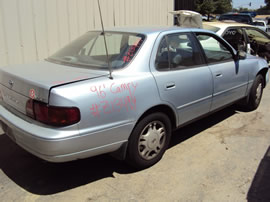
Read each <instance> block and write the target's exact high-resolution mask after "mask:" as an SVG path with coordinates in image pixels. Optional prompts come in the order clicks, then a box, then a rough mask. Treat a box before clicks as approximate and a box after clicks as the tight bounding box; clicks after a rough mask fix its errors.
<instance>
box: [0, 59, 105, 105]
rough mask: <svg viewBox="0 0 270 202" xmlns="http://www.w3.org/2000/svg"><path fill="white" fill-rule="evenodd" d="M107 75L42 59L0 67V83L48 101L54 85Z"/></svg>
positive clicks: (24, 94) (29, 95)
mask: <svg viewBox="0 0 270 202" xmlns="http://www.w3.org/2000/svg"><path fill="white" fill-rule="evenodd" d="M107 75H108V72H107V71H98V70H91V69H86V68H77V67H71V66H65V65H59V64H54V63H51V62H47V61H42V62H38V63H34V64H23V65H11V66H6V67H0V84H1V85H2V86H3V87H5V88H6V89H9V90H10V91H12V92H16V93H18V94H20V95H22V96H25V97H28V98H32V99H36V100H40V101H43V102H46V103H48V98H49V92H50V89H51V88H53V87H55V86H59V85H65V84H68V83H72V82H77V81H81V80H86V79H93V78H97V77H101V76H107Z"/></svg>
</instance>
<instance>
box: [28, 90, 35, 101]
mask: <svg viewBox="0 0 270 202" xmlns="http://www.w3.org/2000/svg"><path fill="white" fill-rule="evenodd" d="M29 97H30V98H32V99H35V98H36V93H35V90H34V89H30V90H29Z"/></svg>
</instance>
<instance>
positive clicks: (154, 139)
mask: <svg viewBox="0 0 270 202" xmlns="http://www.w3.org/2000/svg"><path fill="white" fill-rule="evenodd" d="M170 138H171V123H170V119H169V118H168V116H167V115H165V114H163V113H160V112H157V113H153V114H150V115H147V116H146V117H144V118H143V119H142V120H141V121H140V122H139V123H138V124H137V125H136V126H135V128H134V130H133V132H132V133H131V135H130V138H129V143H128V149H127V158H126V161H127V162H128V163H129V164H130V165H132V166H133V167H135V168H137V169H144V168H147V167H150V166H152V165H154V164H155V163H157V162H158V161H159V160H160V159H161V158H162V156H163V154H164V152H165V150H166V149H167V147H168V144H169V142H170Z"/></svg>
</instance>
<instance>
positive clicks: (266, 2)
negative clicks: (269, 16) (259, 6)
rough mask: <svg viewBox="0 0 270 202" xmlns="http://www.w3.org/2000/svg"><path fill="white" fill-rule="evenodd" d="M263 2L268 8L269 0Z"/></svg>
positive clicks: (269, 6)
mask: <svg viewBox="0 0 270 202" xmlns="http://www.w3.org/2000/svg"><path fill="white" fill-rule="evenodd" d="M264 3H265V4H266V7H267V8H270V0H264Z"/></svg>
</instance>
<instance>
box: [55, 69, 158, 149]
mask: <svg viewBox="0 0 270 202" xmlns="http://www.w3.org/2000/svg"><path fill="white" fill-rule="evenodd" d="M63 103H65V104H66V105H68V106H77V107H78V108H79V109H80V113H81V121H80V122H79V123H78V129H79V135H80V136H84V138H81V142H79V143H77V144H79V145H80V150H85V149H89V148H97V147H103V146H106V145H111V144H118V145H119V147H120V146H121V144H122V143H123V142H125V141H127V140H128V138H129V135H130V133H131V132H132V130H133V127H134V125H135V124H136V122H137V120H138V119H139V117H140V116H141V114H142V113H143V112H145V111H146V110H147V109H149V108H151V106H154V105H157V104H159V103H160V101H159V96H158V93H157V88H156V85H155V82H154V79H153V77H152V75H151V74H150V73H149V72H140V73H133V74H132V75H129V76H126V74H117V73H113V79H109V78H108V77H101V78H97V79H90V80H85V81H81V82H78V83H73V84H69V85H64V86H61V87H57V88H54V89H52V91H51V95H50V105H56V106H58V105H59V106H61V105H63ZM112 148H113V147H112ZM114 149H116V148H115V147H114ZM107 152H108V151H107Z"/></svg>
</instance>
